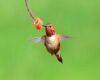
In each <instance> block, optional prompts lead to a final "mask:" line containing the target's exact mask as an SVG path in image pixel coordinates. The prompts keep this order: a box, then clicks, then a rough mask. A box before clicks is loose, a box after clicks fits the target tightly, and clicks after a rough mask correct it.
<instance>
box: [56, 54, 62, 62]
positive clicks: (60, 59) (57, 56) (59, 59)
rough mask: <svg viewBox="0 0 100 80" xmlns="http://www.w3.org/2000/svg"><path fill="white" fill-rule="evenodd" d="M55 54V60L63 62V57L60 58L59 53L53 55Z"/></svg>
mask: <svg viewBox="0 0 100 80" xmlns="http://www.w3.org/2000/svg"><path fill="white" fill-rule="evenodd" d="M55 56H56V58H57V60H58V61H59V62H61V63H63V59H62V56H61V54H59V55H55Z"/></svg>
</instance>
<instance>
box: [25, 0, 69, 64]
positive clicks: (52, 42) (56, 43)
mask: <svg viewBox="0 0 100 80" xmlns="http://www.w3.org/2000/svg"><path fill="white" fill-rule="evenodd" d="M25 1H26V7H27V9H28V12H29V14H30V16H31V17H32V19H33V20H35V17H34V16H33V15H32V13H31V12H30V10H29V8H28V5H27V0H25ZM43 26H44V27H45V33H46V34H45V35H44V36H42V37H36V38H32V42H36V43H42V44H43V45H44V46H45V47H46V49H47V51H48V52H49V53H50V54H51V55H55V56H56V58H57V60H58V61H59V62H61V63H63V59H62V56H61V53H60V43H61V42H62V41H65V40H68V38H70V36H64V35H59V34H57V33H56V31H55V28H54V25H53V24H47V25H43Z"/></svg>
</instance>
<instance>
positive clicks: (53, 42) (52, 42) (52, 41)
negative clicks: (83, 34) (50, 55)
mask: <svg viewBox="0 0 100 80" xmlns="http://www.w3.org/2000/svg"><path fill="white" fill-rule="evenodd" d="M57 44H58V41H57V38H56V35H53V36H50V37H46V45H47V46H48V47H49V48H55V47H57Z"/></svg>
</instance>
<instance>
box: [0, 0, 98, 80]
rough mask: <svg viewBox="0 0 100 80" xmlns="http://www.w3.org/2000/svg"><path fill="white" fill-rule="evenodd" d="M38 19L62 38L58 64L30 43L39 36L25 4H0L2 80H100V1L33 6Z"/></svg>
mask: <svg viewBox="0 0 100 80" xmlns="http://www.w3.org/2000/svg"><path fill="white" fill-rule="evenodd" d="M30 4H31V8H32V10H33V13H34V15H35V16H38V17H40V18H41V19H42V20H43V21H44V24H46V23H48V22H50V23H53V24H54V25H55V27H56V31H57V32H58V33H59V34H65V35H70V36H72V37H73V38H72V39H71V40H69V41H67V42H64V43H62V44H61V53H62V55H63V59H64V63H63V64H60V63H59V62H58V61H57V60H56V58H55V57H53V56H51V55H50V54H49V53H48V52H47V51H46V49H45V47H44V46H43V45H41V44H36V43H31V42H30V41H29V39H30V38H32V37H37V36H42V35H44V34H45V32H44V29H42V30H40V31H37V30H36V29H35V27H34V25H33V22H32V20H31V18H30V16H29V15H28V13H27V10H26V7H25V2H24V0H9V1H6V0H0V80H100V0H30Z"/></svg>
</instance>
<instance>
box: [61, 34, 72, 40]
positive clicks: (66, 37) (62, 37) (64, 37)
mask: <svg viewBox="0 0 100 80" xmlns="http://www.w3.org/2000/svg"><path fill="white" fill-rule="evenodd" d="M71 38H72V37H71V36H65V35H61V42H63V41H66V40H69V39H71Z"/></svg>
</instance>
